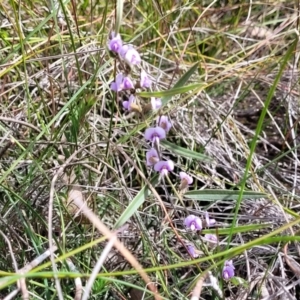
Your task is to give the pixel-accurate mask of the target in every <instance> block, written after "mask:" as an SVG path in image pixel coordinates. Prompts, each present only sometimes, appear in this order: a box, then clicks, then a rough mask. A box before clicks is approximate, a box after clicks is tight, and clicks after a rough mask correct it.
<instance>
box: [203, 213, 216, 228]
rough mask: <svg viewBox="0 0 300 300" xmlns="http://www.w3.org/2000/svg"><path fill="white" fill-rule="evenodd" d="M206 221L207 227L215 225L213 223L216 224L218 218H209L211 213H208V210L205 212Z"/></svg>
mask: <svg viewBox="0 0 300 300" xmlns="http://www.w3.org/2000/svg"><path fill="white" fill-rule="evenodd" d="M205 223H206V226H207V227H210V226H213V225H215V224H216V220H215V219H210V218H209V214H208V212H207V211H206V212H205Z"/></svg>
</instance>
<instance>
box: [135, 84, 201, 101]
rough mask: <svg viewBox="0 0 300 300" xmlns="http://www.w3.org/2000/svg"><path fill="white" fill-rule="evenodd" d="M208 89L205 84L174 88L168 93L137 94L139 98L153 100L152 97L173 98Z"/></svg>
mask: <svg viewBox="0 0 300 300" xmlns="http://www.w3.org/2000/svg"><path fill="white" fill-rule="evenodd" d="M204 87H206V84H205V83H195V84H190V85H186V86H181V87H174V88H172V89H169V90H167V91H158V92H140V93H137V95H138V96H141V97H144V98H151V97H165V98H166V97H168V98H169V97H172V96H175V95H178V94H182V93H186V92H189V91H192V90H195V89H203V88H204Z"/></svg>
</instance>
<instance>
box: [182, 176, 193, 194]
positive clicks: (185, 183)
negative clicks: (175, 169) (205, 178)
mask: <svg viewBox="0 0 300 300" xmlns="http://www.w3.org/2000/svg"><path fill="white" fill-rule="evenodd" d="M179 176H180V179H181V182H180V187H179V189H180V190H184V189H186V188H187V186H188V185H189V184H192V183H193V178H192V177H191V176H189V175H188V174H186V173H185V172H180V173H179Z"/></svg>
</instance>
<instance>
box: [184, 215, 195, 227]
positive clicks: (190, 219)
mask: <svg viewBox="0 0 300 300" xmlns="http://www.w3.org/2000/svg"><path fill="white" fill-rule="evenodd" d="M195 218H196V216H194V215H189V216H187V217H186V218H185V219H184V221H183V224H184V226H186V227H190V226H191V223H192V222H193V221H194V219H195Z"/></svg>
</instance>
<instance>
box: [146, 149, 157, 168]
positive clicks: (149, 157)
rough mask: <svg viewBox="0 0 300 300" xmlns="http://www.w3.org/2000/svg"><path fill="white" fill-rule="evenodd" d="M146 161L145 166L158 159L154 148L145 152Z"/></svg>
mask: <svg viewBox="0 0 300 300" xmlns="http://www.w3.org/2000/svg"><path fill="white" fill-rule="evenodd" d="M146 161H147V166H154V165H155V164H156V163H157V162H158V161H159V157H158V153H157V151H156V150H155V149H154V148H151V149H150V150H149V151H147V152H146Z"/></svg>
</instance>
